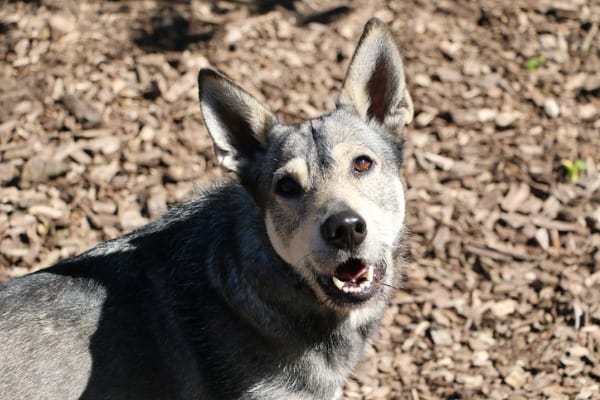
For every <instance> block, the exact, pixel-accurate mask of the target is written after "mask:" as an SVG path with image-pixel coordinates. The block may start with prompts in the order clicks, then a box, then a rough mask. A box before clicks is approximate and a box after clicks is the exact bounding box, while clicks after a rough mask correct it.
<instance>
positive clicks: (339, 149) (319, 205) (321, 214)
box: [265, 143, 404, 279]
mask: <svg viewBox="0 0 600 400" xmlns="http://www.w3.org/2000/svg"><path fill="white" fill-rule="evenodd" d="M332 153H333V156H334V159H335V160H336V161H337V163H336V165H335V166H334V170H333V171H332V173H331V175H330V177H331V178H330V179H328V180H327V181H325V182H323V183H322V184H321V185H322V187H319V188H315V189H316V190H315V192H316V193H315V196H314V198H313V204H311V205H308V208H309V210H310V211H309V212H308V213H307V215H306V216H305V217H304V220H303V222H302V223H301V224H300V225H299V227H298V229H296V231H294V232H293V234H292V236H291V237H290V238H289V240H284V238H282V237H281V236H280V235H279V234H278V233H277V229H276V226H275V223H274V221H273V217H272V215H271V213H270V212H269V210H267V211H266V215H265V222H266V226H267V232H268V235H269V238H270V240H271V243H272V244H273V247H274V248H275V250H276V251H277V253H278V254H279V256H280V257H281V258H283V259H284V260H285V261H286V262H287V263H288V264H290V265H292V266H294V267H296V268H297V269H298V271H299V272H300V273H302V274H303V275H305V277H307V278H309V279H310V278H311V277H312V274H313V272H319V273H323V274H332V273H333V270H334V269H335V266H323V265H319V261H318V259H319V256H318V255H319V253H322V252H327V251H330V249H329V245H328V244H327V243H325V241H324V240H323V239H322V237H321V234H320V226H321V224H322V223H323V222H324V221H325V219H326V217H327V216H328V215H329V214H330V211H329V210H328V207H329V206H330V205H332V204H336V203H340V202H343V203H344V204H345V205H347V206H348V207H349V208H350V209H352V210H354V211H355V212H357V213H358V214H359V215H360V216H361V217H362V218H363V219H364V220H365V222H366V223H367V232H368V233H367V238H366V240H365V242H364V243H363V245H362V246H361V250H360V251H361V254H360V256H361V257H364V258H366V259H368V260H369V261H376V260H377V258H379V257H382V256H385V257H386V258H391V247H392V246H393V244H394V242H395V240H396V239H397V237H398V235H399V234H400V233H401V231H402V228H403V223H404V190H403V186H402V183H401V181H400V179H399V178H393V179H391V180H390V181H389V182H387V184H388V185H393V192H394V193H397V194H398V197H397V199H395V200H396V204H393V205H390V207H389V208H390V209H394V210H397V212H396V213H394V214H390V212H389V211H386V210H383V209H381V207H380V206H379V205H378V204H377V202H376V201H375V200H374V199H373V198H372V195H373V193H371V192H372V191H373V190H377V189H378V188H377V186H376V185H377V184H378V182H379V181H378V179H380V178H378V177H377V176H373V177H368V176H364V177H357V176H355V175H354V174H353V172H352V163H353V160H354V159H355V158H356V157H358V156H361V155H367V156H369V157H371V158H372V159H374V160H375V162H374V164H373V166H372V170H371V171H369V172H368V173H369V174H375V175H376V174H379V173H380V171H379V169H380V168H381V165H379V164H378V161H377V157H376V156H375V155H374V154H371V153H370V151H369V150H367V149H365V148H364V147H362V146H358V145H355V144H345V143H342V144H338V145H336V146H335V147H334V148H333V150H332ZM280 172H281V173H282V174H285V173H289V174H291V175H293V176H295V177H297V179H298V182H299V183H301V184H302V185H303V186H305V185H304V184H303V183H302V182H306V181H307V180H308V179H309V178H308V170H307V167H306V163H305V162H304V160H302V159H300V158H295V159H292V160H290V161H289V162H288V163H286V165H285V166H284V167H282V168H281V169H280V170H278V171H277V174H279V173H280ZM382 248H387V249H389V251H386V253H387V254H385V255H383V254H381V249H382ZM307 260H308V261H310V263H311V264H313V265H314V268H315V269H316V271H305V268H304V264H305V261H307ZM388 261H389V262H390V263H391V262H392V260H391V259H389V260H388Z"/></svg>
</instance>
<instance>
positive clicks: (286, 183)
mask: <svg viewBox="0 0 600 400" xmlns="http://www.w3.org/2000/svg"><path fill="white" fill-rule="evenodd" d="M275 192H276V193H277V194H278V195H279V196H282V197H288V198H291V197H298V196H300V195H301V194H302V186H300V184H299V183H298V182H296V181H295V180H294V179H293V178H292V177H290V176H287V175H286V176H284V177H282V178H280V179H279V180H278V181H277V183H276V184H275Z"/></svg>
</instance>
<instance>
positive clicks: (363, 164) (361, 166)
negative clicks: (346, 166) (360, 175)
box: [354, 156, 373, 172]
mask: <svg viewBox="0 0 600 400" xmlns="http://www.w3.org/2000/svg"><path fill="white" fill-rule="evenodd" d="M371 165H373V160H371V159H370V158H369V157H367V156H360V157H356V158H355V159H354V171H355V172H365V171H368V170H369V169H371Z"/></svg>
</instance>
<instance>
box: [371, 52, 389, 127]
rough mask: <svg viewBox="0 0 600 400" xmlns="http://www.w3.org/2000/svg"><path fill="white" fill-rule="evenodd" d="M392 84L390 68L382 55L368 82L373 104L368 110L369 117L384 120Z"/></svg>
mask: <svg viewBox="0 0 600 400" xmlns="http://www.w3.org/2000/svg"><path fill="white" fill-rule="evenodd" d="M389 85H390V76H389V68H388V66H387V65H386V62H385V59H383V58H382V57H380V58H379V59H378V60H377V63H376V64H375V69H374V70H373V73H372V74H371V79H369V82H368V83H367V91H368V93H369V99H370V100H371V105H370V106H369V110H368V111H367V117H369V118H372V117H375V118H377V120H378V121H379V122H383V119H384V118H385V114H386V111H387V109H388V106H389V104H388V99H387V97H388V94H387V92H388V90H389Z"/></svg>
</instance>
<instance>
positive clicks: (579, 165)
mask: <svg viewBox="0 0 600 400" xmlns="http://www.w3.org/2000/svg"><path fill="white" fill-rule="evenodd" d="M560 163H561V165H562V166H563V167H565V171H566V174H567V178H568V179H569V181H570V182H571V183H577V181H579V174H580V173H581V172H583V171H585V170H586V168H587V167H586V165H585V161H583V160H575V161H571V160H566V159H564V160H562V161H561V162H560Z"/></svg>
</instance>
